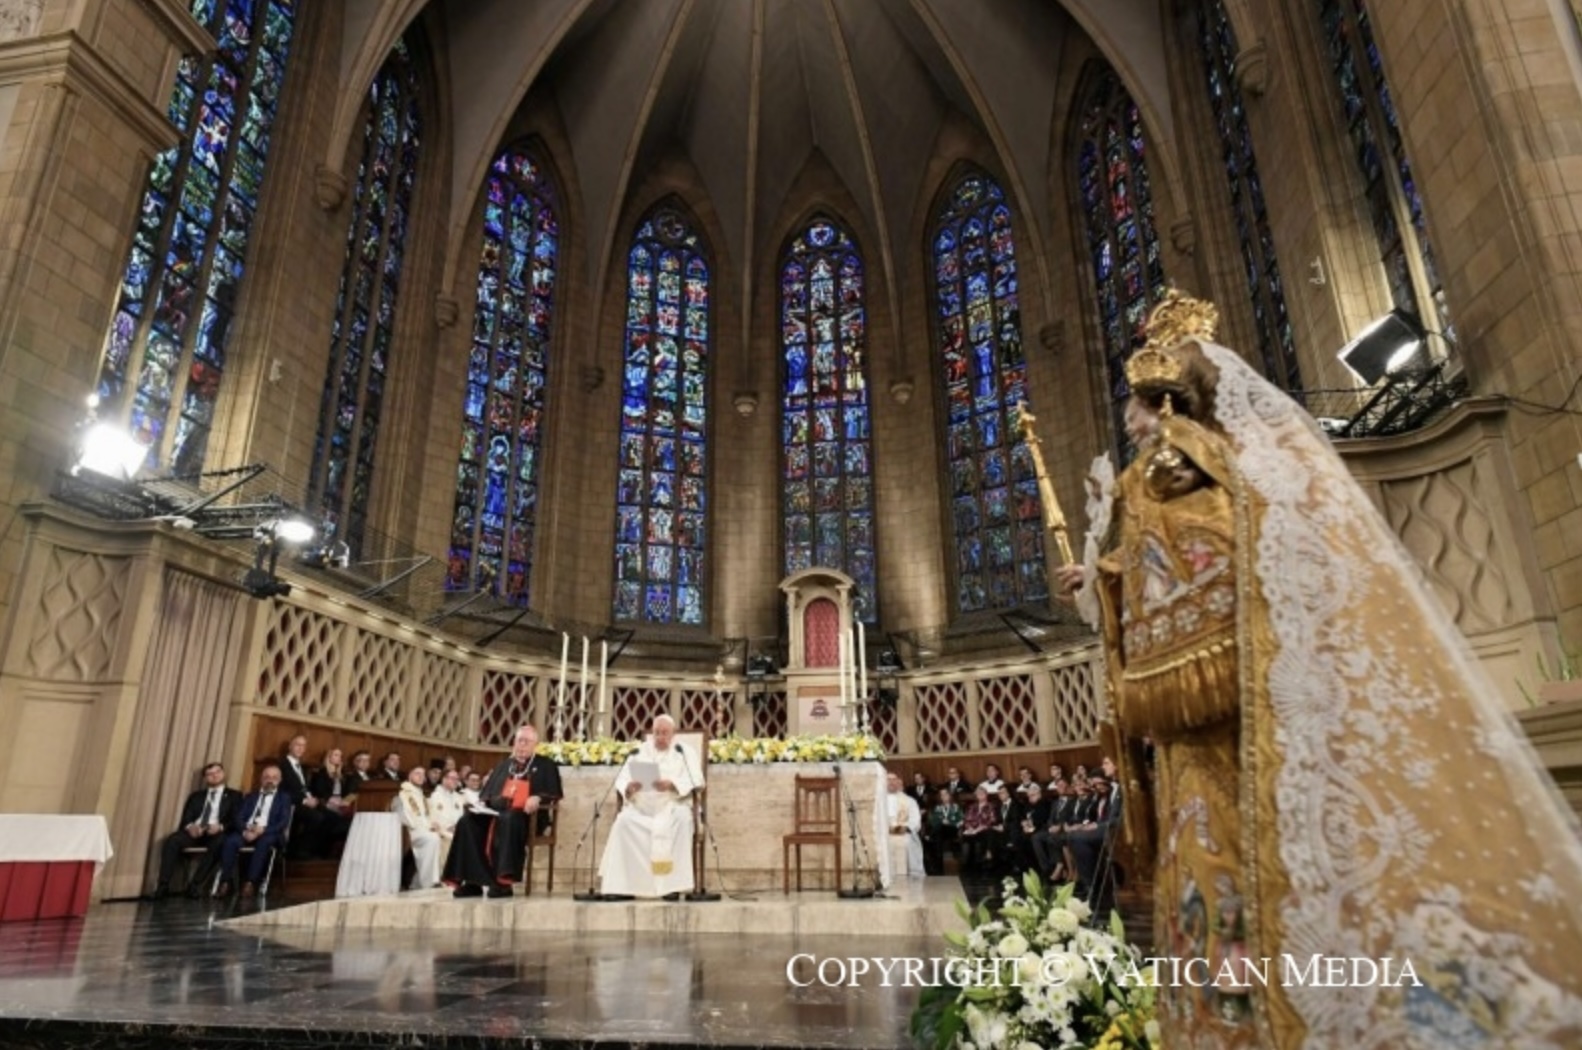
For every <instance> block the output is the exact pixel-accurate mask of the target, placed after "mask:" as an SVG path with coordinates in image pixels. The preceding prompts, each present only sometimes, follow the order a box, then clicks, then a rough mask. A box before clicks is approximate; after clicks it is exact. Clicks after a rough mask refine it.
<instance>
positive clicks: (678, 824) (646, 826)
mask: <svg viewBox="0 0 1582 1050" xmlns="http://www.w3.org/2000/svg"><path fill="white" fill-rule="evenodd" d="M678 747H679V745H678V744H676V743H672V744H671V745H670V747H669V748H667V749H666V750H664V751H660V750H658V749H657V748H655V747H654V741H653V738H652V737H650V738H649V739H647V740H644V741H643V746H642V747H640V748H638V749H637V751H636V752H635V753H634V754H633V755H632V757H631V758H630V759H629V760H628V763H627V766H626V767H625V768H623V769H622V770H621V773H620V775H619V776H617V777H616V778H615V793H616V795H617V796H618V797H620V798H622V799H624V801H623V802H622V804H621V812H620V815H618V816H617V817H616V818H615V826H614V827H612V828H611V829H610V841H609V844H608V845H607V846H605V848H604V859H603V860H601V861H600V862H599V879H600V881H601V883H602V886H603V889H604V892H605V893H619V894H622V895H628V896H632V897H663V896H664V895H665V894H667V893H687V892H690V891H691V890H692V888H693V885H692V803H691V801H690V796H691V795H692V792H693V791H694V790H696V789H697V788H700V787H702V786H703V771H702V768H701V767H700V766H699V765H698V756H697V755H694V754H692V753H691V751H690V750H687V751H678ZM632 762H653V763H654V764H656V765H657V766H658V767H659V779H660V780H668V781H670V782H671V783H672V784H674V785H675V790H674V791H651V790H643V791H639V792H638V793H637V794H636V795H635V796H634V797H632V798H630V799H627V798H626V785H628V784H630V783H631V782H632V777H631V763H632Z"/></svg>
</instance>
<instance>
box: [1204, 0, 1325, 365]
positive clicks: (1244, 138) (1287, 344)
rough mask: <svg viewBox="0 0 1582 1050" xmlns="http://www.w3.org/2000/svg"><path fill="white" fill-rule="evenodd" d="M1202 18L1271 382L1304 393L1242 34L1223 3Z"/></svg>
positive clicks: (1217, 119) (1250, 293)
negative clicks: (1242, 64)
mask: <svg viewBox="0 0 1582 1050" xmlns="http://www.w3.org/2000/svg"><path fill="white" fill-rule="evenodd" d="M1197 18H1198V50H1199V52H1200V53H1201V54H1202V56H1203V69H1204V72H1205V73H1207V75H1208V97H1209V104H1210V106H1211V107H1212V109H1213V111H1214V125H1215V127H1216V128H1217V129H1218V130H1219V139H1220V159H1221V161H1222V162H1223V163H1224V165H1225V180H1226V183H1227V185H1228V186H1229V187H1230V200H1231V210H1232V211H1233V212H1234V213H1235V216H1236V235H1237V238H1238V239H1239V240H1240V242H1241V257H1242V265H1243V272H1242V277H1243V279H1244V281H1245V282H1246V287H1247V297H1248V299H1250V300H1251V302H1252V315H1253V323H1254V324H1255V326H1256V328H1257V332H1258V353H1259V355H1260V358H1261V360H1262V361H1263V369H1264V375H1266V376H1267V377H1268V379H1269V381H1270V382H1271V383H1274V384H1275V385H1276V386H1279V387H1281V388H1282V389H1285V390H1289V391H1292V392H1293V393H1298V392H1300V391H1301V389H1302V375H1301V370H1300V368H1299V366H1298V364H1297V359H1296V333H1295V331H1294V330H1293V328H1292V325H1291V315H1290V312H1289V311H1288V310H1287V309H1286V305H1285V286H1284V285H1283V284H1282V283H1281V281H1280V262H1279V259H1278V258H1276V256H1275V251H1274V232H1273V231H1272V230H1271V229H1270V227H1269V211H1268V207H1267V204H1266V202H1265V200H1264V196H1263V182H1262V180H1260V179H1259V178H1258V161H1257V158H1256V157H1255V156H1254V155H1253V149H1252V132H1251V130H1250V129H1249V128H1248V127H1247V112H1246V110H1245V109H1244V108H1243V107H1242V100H1241V89H1240V88H1239V87H1237V86H1236V77H1235V70H1236V54H1237V49H1236V33H1235V30H1234V29H1233V28H1232V27H1231V24H1230V18H1229V16H1228V15H1226V13H1225V5H1224V3H1223V2H1222V0H1203V3H1202V4H1200V5H1199V7H1198V10H1197Z"/></svg>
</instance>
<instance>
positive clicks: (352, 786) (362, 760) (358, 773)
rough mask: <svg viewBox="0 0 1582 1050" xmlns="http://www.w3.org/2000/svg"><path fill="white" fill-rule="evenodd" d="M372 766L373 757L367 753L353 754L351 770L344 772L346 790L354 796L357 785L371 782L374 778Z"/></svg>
mask: <svg viewBox="0 0 1582 1050" xmlns="http://www.w3.org/2000/svg"><path fill="white" fill-rule="evenodd" d="M373 765H374V757H373V756H372V755H370V754H369V753H368V752H366V751H355V752H353V753H352V761H351V768H350V769H348V770H347V771H346V779H347V781H348V787H347V790H348V791H350V792H351V793H352V794H354V795H355V794H356V793H357V788H358V786H359V785H362V784H366V783H368V781H370V780H372V779H373V778H374V774H373Z"/></svg>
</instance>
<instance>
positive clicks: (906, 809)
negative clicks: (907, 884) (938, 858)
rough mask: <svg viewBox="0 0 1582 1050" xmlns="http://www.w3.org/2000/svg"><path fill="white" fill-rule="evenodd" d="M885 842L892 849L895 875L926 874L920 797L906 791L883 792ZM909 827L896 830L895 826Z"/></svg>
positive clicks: (891, 859)
mask: <svg viewBox="0 0 1582 1050" xmlns="http://www.w3.org/2000/svg"><path fill="white" fill-rule="evenodd" d="M884 800H885V801H884V804H885V807H886V809H885V821H884V827H885V832H886V834H887V836H888V837H887V839H886V842H887V844H888V846H889V849H890V872H891V874H892V877H893V876H896V875H923V874H925V872H924V871H923V836H922V831H923V814H922V812H921V811H920V810H919V809H918V808H917V800H916V799H914V798H913V797H912V796H911V795H908V794H906V793H905V792H903V791H891V792H888V793H886V794H885V796H884ZM898 827H904V828H906V831H905V832H904V833H900V834H897V833H896V832H895V831H894V830H893V829H895V828H898Z"/></svg>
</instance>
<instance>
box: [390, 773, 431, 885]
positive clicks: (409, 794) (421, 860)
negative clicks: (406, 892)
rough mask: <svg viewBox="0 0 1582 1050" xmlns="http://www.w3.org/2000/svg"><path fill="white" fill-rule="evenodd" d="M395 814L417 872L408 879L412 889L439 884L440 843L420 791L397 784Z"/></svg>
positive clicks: (409, 785) (405, 784)
mask: <svg viewBox="0 0 1582 1050" xmlns="http://www.w3.org/2000/svg"><path fill="white" fill-rule="evenodd" d="M395 811H396V815H397V816H398V817H400V818H401V823H402V824H403V825H405V826H406V829H407V833H408V835H409V836H410V838H411V839H412V859H413V861H415V862H416V864H417V872H416V873H415V874H414V875H413V876H412V887H411V888H412V889H414V890H426V889H430V888H432V887H434V886H438V885H439V873H440V866H439V859H440V843H439V833H438V832H436V831H435V830H434V828H433V826H432V825H431V823H430V818H429V815H428V800H427V799H425V798H424V797H423V789H422V788H420V787H418V786H417V785H416V784H412V783H410V782H408V783H403V784H402V785H401V793H400V794H399V795H398V796H397V797H396V801H395Z"/></svg>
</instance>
